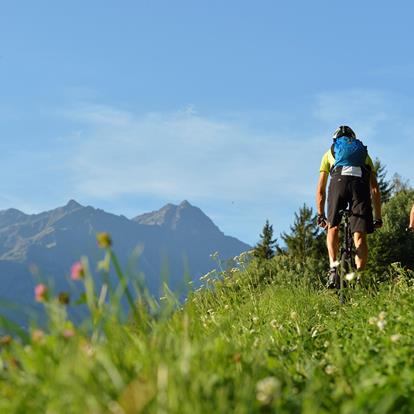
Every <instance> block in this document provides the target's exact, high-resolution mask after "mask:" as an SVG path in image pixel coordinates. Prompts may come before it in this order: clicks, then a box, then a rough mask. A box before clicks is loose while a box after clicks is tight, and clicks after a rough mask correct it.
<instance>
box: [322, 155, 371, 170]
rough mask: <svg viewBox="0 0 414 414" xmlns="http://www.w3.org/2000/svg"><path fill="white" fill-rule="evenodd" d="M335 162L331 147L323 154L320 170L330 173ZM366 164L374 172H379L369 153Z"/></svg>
mask: <svg viewBox="0 0 414 414" xmlns="http://www.w3.org/2000/svg"><path fill="white" fill-rule="evenodd" d="M334 164H335V158H334V156H333V155H332V151H331V150H330V149H329V150H328V151H326V152H325V154H323V157H322V161H321V166H320V167H319V172H326V173H328V174H329V173H330V171H331V168H332V167H333V165H334ZM365 164H366V165H367V166H368V167H369V168H370V170H371V171H372V172H374V173H377V171H376V170H375V167H374V163H373V162H372V159H371V157H370V156H369V155H367V158H366V159H365Z"/></svg>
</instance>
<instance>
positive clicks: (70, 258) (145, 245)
mask: <svg viewBox="0 0 414 414" xmlns="http://www.w3.org/2000/svg"><path fill="white" fill-rule="evenodd" d="M103 231H105V232H108V233H109V234H110V235H111V238H112V240H113V246H114V247H113V248H114V251H115V253H116V254H117V255H118V257H119V259H120V262H121V263H122V265H123V266H124V267H127V266H129V267H130V268H131V267H132V268H133V269H132V270H133V272H135V273H136V272H138V271H139V272H142V273H143V274H144V275H145V279H146V283H147V286H148V288H149V290H150V292H151V293H153V294H154V295H157V293H158V292H159V287H160V282H161V279H162V275H163V276H164V277H165V276H167V275H168V283H169V285H170V287H171V288H172V289H176V288H178V287H179V286H180V284H182V283H183V278H184V275H190V276H191V278H192V279H193V280H198V278H199V277H200V276H201V275H202V274H204V273H206V272H208V271H209V270H211V269H212V268H214V267H215V263H214V262H213V261H212V260H211V257H210V255H211V253H213V252H215V251H218V252H219V254H220V257H221V258H223V259H227V258H231V257H233V256H235V255H238V254H240V253H241V252H243V251H246V250H249V249H250V246H249V245H248V244H246V243H243V242H241V241H240V240H238V239H236V238H234V237H230V236H226V235H224V234H223V232H222V231H221V230H220V229H219V228H218V227H217V226H216V225H215V224H214V223H213V222H212V220H211V219H210V218H209V217H208V216H207V215H205V214H204V213H203V212H202V211H201V210H200V209H199V208H197V207H195V206H192V205H191V204H190V203H189V202H188V201H183V202H182V203H181V204H179V205H173V204H167V205H165V206H164V207H162V208H161V209H160V210H157V211H152V212H149V213H145V214H141V215H138V216H136V217H134V218H132V219H128V218H127V217H125V216H122V215H121V216H119V215H115V214H111V213H108V212H105V211H103V210H101V209H99V208H94V207H91V206H82V205H81V204H79V203H78V202H76V201H75V200H70V201H69V202H68V203H67V204H66V205H65V206H63V207H58V208H56V209H53V210H50V211H46V212H42V213H39V214H25V213H23V212H22V211H19V210H16V209H14V208H11V209H8V210H3V211H0V298H1V299H5V300H6V301H8V302H12V303H15V304H32V303H33V289H34V286H35V284H36V283H38V282H39V280H45V279H46V280H49V281H50V282H51V283H52V284H53V285H54V287H55V290H56V291H59V290H64V289H67V288H68V284H69V272H70V267H71V265H72V264H73V263H74V262H76V261H78V260H79V259H80V257H81V256H87V257H88V258H89V260H90V263H91V265H92V269H93V266H94V265H95V264H96V263H97V261H99V260H100V259H102V257H103V252H102V250H100V249H99V248H98V246H97V243H96V234H97V233H98V232H103ZM137 251H139V252H140V254H139V258H138V260H137V263H134V264H132V265H131V260H130V259H131V257H133V256H134V252H137ZM128 263H129V265H128ZM31 269H32V270H31ZM33 269H37V270H36V272H35V273H36V274H37V276H36V277H35V276H33ZM96 278H97V280H98V281H99V276H98V275H97V276H96Z"/></svg>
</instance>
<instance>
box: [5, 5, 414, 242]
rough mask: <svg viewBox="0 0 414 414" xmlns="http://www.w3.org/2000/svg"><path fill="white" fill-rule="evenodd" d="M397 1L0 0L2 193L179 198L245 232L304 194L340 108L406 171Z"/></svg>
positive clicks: (46, 203)
mask: <svg viewBox="0 0 414 414" xmlns="http://www.w3.org/2000/svg"><path fill="white" fill-rule="evenodd" d="M413 13H414V6H413V5H411V4H410V2H409V1H399V2H398V3H394V4H393V5H391V4H390V3H389V2H385V1H382V2H381V1H370V0H368V1H364V2H357V1H348V2H339V1H332V0H331V1H313V2H309V1H290V2H281V1H256V2H253V1H242V0H238V1H233V0H226V1H223V0H222V1H215V0H209V1H208V2H206V1H198V0H193V1H181V0H175V1H173V2H172V1H167V0H165V1H157V0H152V1H122V2H115V1H108V0H100V1H94V0H89V1H76V0H72V1H70V2H56V1H42V0H37V1H36V2H30V1H14V2H2V6H1V14H0V140H1V144H2V145H1V149H2V150H1V151H0V174H1V177H2V178H3V179H2V180H0V208H1V209H5V208H9V207H16V208H19V209H21V210H23V211H26V212H29V213H33V212H39V211H42V210H46V209H51V208H54V207H56V206H58V205H63V204H65V203H66V202H67V200H68V199H70V198H75V199H76V200H78V201H79V202H81V203H83V204H90V205H93V206H95V207H100V208H103V209H105V210H107V211H111V212H114V213H117V214H124V215H126V216H130V217H132V216H135V215H137V214H141V213H143V212H147V211H150V210H154V209H158V208H160V207H161V206H162V205H164V204H166V203H168V202H172V203H179V202H180V201H182V200H184V199H187V200H189V201H190V202H191V203H192V204H194V205H196V206H198V207H200V208H201V209H202V210H203V211H204V212H205V213H206V214H208V215H209V216H210V217H211V218H212V219H213V220H214V221H215V222H216V224H218V225H219V227H220V228H221V229H222V230H223V231H224V232H225V233H226V234H231V235H234V236H236V237H238V238H240V239H242V240H244V241H246V242H249V243H255V242H256V241H257V239H258V235H259V233H260V231H261V230H262V227H263V224H264V221H265V220H266V219H269V220H270V222H271V223H272V224H273V226H274V230H275V232H276V234H278V233H280V232H281V231H284V230H287V229H288V227H289V225H290V224H291V222H292V220H293V215H294V212H295V211H297V209H298V208H299V207H300V206H301V205H302V204H303V203H304V202H306V203H307V204H308V205H312V206H313V205H314V193H315V186H316V180H317V176H318V169H319V163H320V158H321V156H322V154H323V152H324V151H326V149H327V148H328V147H329V145H330V143H331V138H330V137H331V135H332V132H333V131H334V130H335V129H336V127H337V126H338V125H339V124H343V123H346V124H349V125H351V126H352V127H353V128H354V130H355V131H356V133H357V135H359V137H360V138H361V139H362V140H363V141H364V142H365V143H366V144H367V145H368V149H369V151H370V153H371V154H372V156H373V157H379V158H380V159H381V161H382V162H383V163H384V164H386V166H387V169H388V171H389V175H390V176H391V175H392V174H393V173H394V172H398V173H400V174H401V175H402V176H403V177H405V178H407V179H410V181H411V183H413V180H414V174H413V168H412V158H413V156H412V154H413V138H414V116H413V115H414V109H413V108H414V106H413V101H414V86H413V85H414V84H413V79H414V58H413V54H412V53H411V50H412V39H413V34H414V33H413V31H414V30H413V26H412V22H411V16H412V15H413Z"/></svg>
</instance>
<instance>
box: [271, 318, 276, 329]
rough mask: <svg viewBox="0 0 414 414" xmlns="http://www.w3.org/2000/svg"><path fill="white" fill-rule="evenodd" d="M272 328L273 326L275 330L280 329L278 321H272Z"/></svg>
mask: <svg viewBox="0 0 414 414" xmlns="http://www.w3.org/2000/svg"><path fill="white" fill-rule="evenodd" d="M270 326H271V327H272V328H273V329H277V328H278V324H277V321H276V319H272V320H271V321H270Z"/></svg>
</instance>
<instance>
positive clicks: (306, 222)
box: [282, 204, 327, 261]
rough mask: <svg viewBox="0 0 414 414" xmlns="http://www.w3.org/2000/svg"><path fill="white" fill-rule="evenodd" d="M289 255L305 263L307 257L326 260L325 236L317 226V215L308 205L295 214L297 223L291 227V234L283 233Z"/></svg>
mask: <svg viewBox="0 0 414 414" xmlns="http://www.w3.org/2000/svg"><path fill="white" fill-rule="evenodd" d="M282 239H283V241H284V242H285V243H286V246H287V252H288V254H290V255H292V256H293V257H294V258H296V259H299V260H300V261H304V260H305V258H307V257H314V258H325V257H326V256H327V252H326V247H325V235H324V234H323V233H322V232H321V229H320V227H318V224H317V218H316V215H315V214H314V213H313V210H312V208H311V207H307V206H306V204H304V205H303V207H301V208H300V209H299V213H295V221H294V223H293V225H292V226H290V234H288V233H282Z"/></svg>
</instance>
